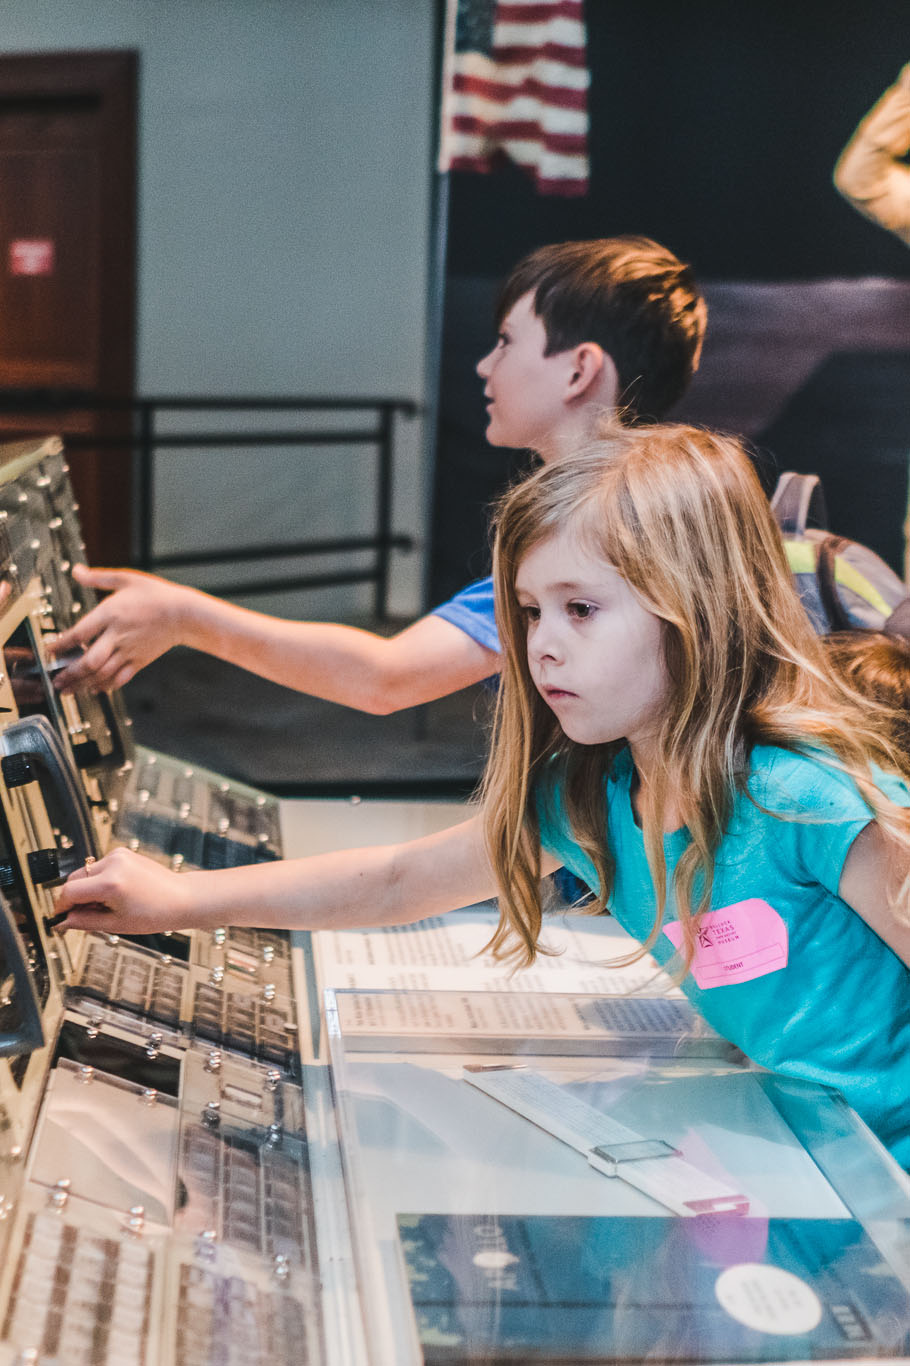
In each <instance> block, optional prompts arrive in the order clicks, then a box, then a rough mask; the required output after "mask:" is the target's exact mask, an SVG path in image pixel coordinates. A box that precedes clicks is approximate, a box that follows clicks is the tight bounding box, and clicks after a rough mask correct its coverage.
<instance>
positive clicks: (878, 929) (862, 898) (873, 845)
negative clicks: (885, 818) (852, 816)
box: [837, 821, 910, 967]
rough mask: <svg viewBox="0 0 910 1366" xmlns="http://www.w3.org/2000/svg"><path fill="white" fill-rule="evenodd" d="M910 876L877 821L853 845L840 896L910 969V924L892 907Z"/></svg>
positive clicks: (909, 861) (905, 860)
mask: <svg viewBox="0 0 910 1366" xmlns="http://www.w3.org/2000/svg"><path fill="white" fill-rule="evenodd" d="M908 873H910V859H908V856H907V855H906V854H905V853H903V852H901V851H898V850H896V849H895V847H894V845H893V844H892V843H891V842H890V841H888V840H886V838H885V836H884V835H883V834H882V831H881V829H880V828H879V826H878V825H877V824H876V822H875V821H870V822H869V824H868V825H867V826H866V827H865V829H864V830H861V831H860V833H859V834H858V835H857V837H856V839H855V840H854V841H853V843H852V844H851V846H850V852H849V854H848V855H847V858H846V862H845V863H844V867H843V870H842V872H841V875H840V883H839V884H838V888H837V891H838V895H839V896H840V897H841V899H842V900H843V901H846V903H847V905H848V906H852V908H853V910H854V911H856V913H857V915H861V916H862V918H863V920H865V922H866V924H867V925H868V926H869V927H870V928H871V929H873V930H874V931H875V933H876V934H877V935H878V937H879V939H882V940H884V942H885V943H886V944H887V945H888V947H889V948H890V949H893V950H894V952H895V953H896V954H897V956H898V958H900V959H901V961H902V962H904V963H906V965H907V967H910V924H908V923H907V921H906V920H905V919H903V918H902V917H901V916H899V914H898V913H897V912H895V911H894V910H893V909H892V908H893V905H894V897H895V892H896V890H897V888H899V887H900V886H902V884H903V883H904V881H905V880H906V878H907V874H908Z"/></svg>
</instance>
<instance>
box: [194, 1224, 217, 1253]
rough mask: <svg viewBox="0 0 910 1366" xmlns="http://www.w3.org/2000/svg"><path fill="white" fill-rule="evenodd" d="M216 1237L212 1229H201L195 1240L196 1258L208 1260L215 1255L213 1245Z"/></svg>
mask: <svg viewBox="0 0 910 1366" xmlns="http://www.w3.org/2000/svg"><path fill="white" fill-rule="evenodd" d="M217 1241H218V1235H217V1233H216V1232H215V1230H214V1229H213V1228H206V1229H203V1230H202V1232H201V1233H200V1235H199V1237H198V1238H197V1239H196V1256H197V1257H204V1258H206V1260H208V1259H209V1258H211V1257H214V1255H215V1244H216V1242H217Z"/></svg>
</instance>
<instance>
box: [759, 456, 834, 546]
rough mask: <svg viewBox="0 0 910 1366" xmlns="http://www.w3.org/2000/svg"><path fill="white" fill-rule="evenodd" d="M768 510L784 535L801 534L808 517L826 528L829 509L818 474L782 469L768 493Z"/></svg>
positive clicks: (806, 524) (803, 532) (807, 522)
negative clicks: (769, 495) (798, 472)
mask: <svg viewBox="0 0 910 1366" xmlns="http://www.w3.org/2000/svg"><path fill="white" fill-rule="evenodd" d="M771 511H772V512H773V513H774V516H775V518H776V520H777V525H778V526H779V527H780V529H781V531H782V532H783V534H784V535H785V536H804V535H805V534H806V527H807V526H808V524H809V521H810V519H811V520H812V522H813V523H814V524H815V525H816V526H818V527H823V528H825V529H827V526H828V512H827V509H826V507H825V495H824V492H823V491H822V485H821V480H820V479H819V477H818V475H817V474H796V473H795V472H794V471H793V470H787V471H785V473H784V474H782V475H781V476H780V478H779V479H778V481H777V488H776V489H775V490H774V493H773V494H772V495H771Z"/></svg>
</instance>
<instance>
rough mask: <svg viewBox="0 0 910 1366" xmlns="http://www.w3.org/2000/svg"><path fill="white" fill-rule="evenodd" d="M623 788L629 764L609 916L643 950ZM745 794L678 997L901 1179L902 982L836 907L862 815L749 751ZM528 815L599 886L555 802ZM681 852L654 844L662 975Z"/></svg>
mask: <svg viewBox="0 0 910 1366" xmlns="http://www.w3.org/2000/svg"><path fill="white" fill-rule="evenodd" d="M633 773H634V768H633V764H632V759H631V755H630V754H629V751H628V750H627V749H626V750H623V751H621V752H620V754H619V755H618V757H617V759H616V760H615V762H614V764H613V769H612V772H611V774H610V776H609V778H608V779H607V781H606V821H607V834H608V839H609V848H610V850H611V851H612V853H613V856H614V858H615V860H616V873H615V885H614V888H613V893H612V895H611V898H610V902H609V907H610V910H611V911H612V913H613V914H614V915H615V916H616V919H617V920H618V921H619V923H620V924H621V925H622V926H623V928H624V929H626V930H628V931H629V933H630V934H632V935H633V936H634V937H635V938H636V939H638V940H639V942H641V941H643V940H644V939H646V938H647V936H648V934H649V933H650V931H651V928H652V925H653V923H654V917H655V914H656V899H655V895H654V887H653V884H652V882H651V875H650V871H649V869H648V863H647V859H646V857H645V848H644V840H643V837H642V832H641V830H640V828H639V826H638V825H637V824H636V821H635V817H634V814H633V809H632V799H631V783H632V777H633ZM876 781H877V783H878V785H879V787H880V789H881V791H882V792H883V793H884V794H885V795H887V796H888V797H890V798H891V799H892V801H894V802H896V803H897V804H898V805H901V806H910V793H908V790H907V787H906V786H905V785H904V784H903V783H902V782H901V780H900V779H898V778H896V777H894V776H892V775H888V774H879V775H878V776H877V779H876ZM748 789H749V793H750V794H751V797H752V800H750V799H749V797H748V796H747V795H746V794H745V793H740V794H738V795H737V796H736V798H735V801H734V805H733V812H732V816H731V819H730V822H729V825H728V828H727V832H726V834H725V835H724V838H723V840H722V841H721V845H720V849H719V850H718V855H717V864H716V871H715V880H714V889H713V893H712V897H711V909H710V911H709V912H707V913H706V915H705V916H704V917H703V919H702V922H701V925H700V932H699V946H698V950H697V953H696V958H695V961H694V963H693V966H692V969H691V970H690V972H689V973H688V974H687V976H686V978H685V980H684V981H683V983H682V987H683V990H684V991H685V993H686V995H687V996H688V997H689V999H690V1000H691V1001H692V1003H693V1004H694V1005H695V1006H696V1008H697V1009H698V1010H699V1012H700V1013H701V1014H702V1015H703V1016H704V1017H705V1019H706V1020H707V1021H708V1022H709V1024H710V1025H711V1026H712V1027H713V1028H714V1029H716V1030H717V1031H718V1033H720V1034H722V1035H724V1036H725V1037H726V1038H728V1039H730V1040H731V1041H732V1042H733V1043H735V1044H736V1045H737V1046H738V1047H739V1048H741V1049H742V1051H743V1052H744V1053H745V1054H746V1055H747V1056H748V1057H750V1058H752V1059H753V1060H754V1061H755V1062H757V1063H760V1064H761V1065H762V1066H763V1067H767V1068H769V1069H771V1070H773V1071H775V1072H780V1073H783V1074H784V1075H787V1076H793V1077H800V1078H803V1079H804V1080H808V1081H813V1082H821V1083H823V1084H824V1085H828V1086H834V1087H837V1089H838V1090H839V1091H840V1092H841V1093H842V1095H843V1096H844V1097H845V1099H846V1100H847V1101H848V1102H849V1104H850V1105H852V1106H853V1108H854V1109H855V1110H856V1111H857V1113H858V1114H859V1115H861V1116H862V1118H863V1119H864V1120H865V1121H866V1123H867V1124H868V1125H869V1127H870V1128H871V1129H872V1130H873V1131H874V1132H875V1133H876V1134H877V1135H878V1136H879V1138H880V1139H881V1140H882V1142H883V1143H884V1144H885V1145H886V1147H888V1148H889V1149H890V1150H891V1152H892V1153H893V1154H894V1156H895V1157H896V1158H897V1160H898V1161H899V1162H900V1163H901V1164H902V1165H904V1166H906V1167H910V970H908V968H907V967H906V966H905V965H904V963H903V962H902V961H901V960H900V959H899V958H898V957H897V955H896V954H895V953H894V952H893V950H891V949H890V948H889V947H888V946H887V945H886V944H885V943H883V941H882V940H881V939H879V937H878V935H877V934H875V932H874V931H873V930H871V929H870V928H869V926H868V925H867V924H866V923H865V921H864V920H863V919H862V918H861V917H860V916H859V915H857V913H856V912H855V911H853V910H851V908H850V907H849V906H848V905H847V904H846V902H844V901H842V900H841V899H840V897H839V896H838V895H837V888H838V884H839V882H840V875H841V871H842V869H843V866H844V861H845V859H846V857H847V853H848V851H849V849H850V846H851V844H852V843H853V841H854V840H855V839H856V837H857V835H858V834H859V833H860V831H861V830H862V829H863V828H864V827H865V826H866V825H868V824H869V821H870V820H871V819H872V813H871V811H870V809H869V807H868V806H867V805H866V803H865V801H864V800H863V798H862V797H861V796H860V794H859V792H858V790H857V788H856V786H855V784H854V783H853V782H852V780H851V779H850V778H848V777H847V776H846V775H844V774H842V773H839V772H837V771H836V770H833V769H831V768H830V767H829V766H828V765H827V764H825V763H824V762H823V761H822V760H821V759H819V758H816V757H813V756H811V755H807V754H795V753H792V752H791V751H789V750H783V749H777V748H773V747H769V746H757V747H756V748H755V749H754V750H753V752H752V756H751V767H750V773H749V779H748ZM762 808H764V810H762ZM538 810H539V815H540V825H541V842H542V844H543V847H544V848H545V849H547V850H549V851H550V852H551V853H552V854H554V855H555V856H556V857H557V858H559V859H561V860H562V861H563V862H564V864H565V865H566V866H567V867H568V868H570V869H571V871H572V872H573V873H575V874H576V876H578V877H580V878H582V879H583V880H584V881H586V882H588V884H589V885H590V886H596V885H597V876H596V873H595V870H594V866H593V864H592V863H591V861H590V859H588V858H587V856H586V855H585V854H583V853H582V851H581V850H580V849H579V848H578V847H577V845H576V844H575V843H574V842H573V839H572V834H571V831H570V830H569V828H568V823H567V821H566V818H565V812H564V809H563V804H562V798H561V793H560V792H559V790H558V788H557V787H555V786H554V787H552V788H550V789H548V790H547V791H546V792H542V793H540V794H539V795H538ZM788 817H790V819H788ZM781 818H782V819H781ZM688 843H689V836H688V833H687V831H686V830H684V829H683V830H677V831H675V832H674V833H673V834H671V835H666V836H665V837H664V851H665V855H666V861H667V869H668V899H667V910H666V913H665V918H664V927H663V929H662V931H661V933H660V935H659V937H658V940H657V944H656V945H655V947H654V949H653V953H654V957H655V958H656V959H657V960H658V961H659V962H660V963H662V964H666V963H668V962H669V961H670V960H671V959H672V958H673V957H674V954H675V948H676V945H677V944H678V943H679V933H678V927H677V925H676V921H677V914H676V908H675V903H674V900H673V895H672V887H671V881H670V879H671V878H672V872H673V869H674V867H675V865H676V863H677V861H678V859H679V857H680V855H681V854H682V852H683V851H684V849H685V848H686V847H687V845H688ZM674 941H675V942H674Z"/></svg>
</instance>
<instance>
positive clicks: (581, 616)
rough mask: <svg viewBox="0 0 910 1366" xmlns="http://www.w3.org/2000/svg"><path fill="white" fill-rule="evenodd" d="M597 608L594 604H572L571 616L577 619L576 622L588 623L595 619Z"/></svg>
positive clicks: (570, 607) (570, 606) (570, 604)
mask: <svg viewBox="0 0 910 1366" xmlns="http://www.w3.org/2000/svg"><path fill="white" fill-rule="evenodd" d="M595 611H596V608H595V606H594V604H593V603H592V602H570V603H569V615H570V616H572V617H575V619H576V621H587V620H588V618H589V617H593V615H594V613H595Z"/></svg>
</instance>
